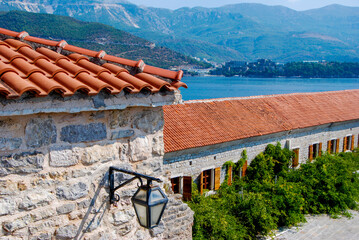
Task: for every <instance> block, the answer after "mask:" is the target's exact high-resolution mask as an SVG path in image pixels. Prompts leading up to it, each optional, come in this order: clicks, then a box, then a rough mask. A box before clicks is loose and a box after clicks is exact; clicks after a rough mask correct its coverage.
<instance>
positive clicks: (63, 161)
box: [50, 148, 79, 167]
mask: <svg viewBox="0 0 359 240" xmlns="http://www.w3.org/2000/svg"><path fill="white" fill-rule="evenodd" d="M78 162H79V160H78V158H77V157H76V156H74V154H73V152H72V150H71V149H61V148H55V149H51V150H50V166H51V167H69V166H73V165H76V164H77V163H78Z"/></svg>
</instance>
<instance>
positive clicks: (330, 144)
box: [327, 140, 332, 153]
mask: <svg viewBox="0 0 359 240" xmlns="http://www.w3.org/2000/svg"><path fill="white" fill-rule="evenodd" d="M331 148H332V141H331V140H329V141H328V148H327V151H328V153H331V152H330V149H331Z"/></svg>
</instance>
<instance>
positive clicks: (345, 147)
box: [343, 137, 347, 152]
mask: <svg viewBox="0 0 359 240" xmlns="http://www.w3.org/2000/svg"><path fill="white" fill-rule="evenodd" d="M345 150H347V137H344V142H343V152H345Z"/></svg>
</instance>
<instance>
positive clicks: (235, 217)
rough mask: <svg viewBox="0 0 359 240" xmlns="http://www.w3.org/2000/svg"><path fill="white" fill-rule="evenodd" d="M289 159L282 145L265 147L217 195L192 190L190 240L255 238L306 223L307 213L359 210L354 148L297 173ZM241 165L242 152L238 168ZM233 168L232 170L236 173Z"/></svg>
mask: <svg viewBox="0 0 359 240" xmlns="http://www.w3.org/2000/svg"><path fill="white" fill-rule="evenodd" d="M293 156H294V155H293V152H291V151H289V150H288V149H282V148H281V146H280V144H277V145H276V146H274V145H268V146H267V148H266V149H265V151H264V152H263V153H261V154H259V155H258V156H256V157H255V159H254V160H253V161H252V162H251V164H250V166H248V169H247V175H246V177H244V178H242V179H240V178H239V177H238V176H234V181H233V184H232V185H231V186H229V185H228V184H227V181H224V183H223V184H222V185H221V187H220V189H219V190H218V192H217V195H213V196H210V197H204V196H201V195H200V194H199V193H198V191H197V190H196V189H197V188H196V187H193V189H195V190H194V192H193V197H192V201H191V202H189V205H190V207H191V208H192V210H194V212H195V215H194V226H193V238H194V239H256V238H257V236H258V235H262V236H264V235H270V234H271V231H272V230H274V229H277V228H278V227H281V226H292V225H296V224H298V223H299V222H305V217H304V215H305V214H319V213H327V214H330V215H332V216H333V217H336V216H337V215H340V214H343V215H346V216H349V214H348V209H358V202H359V173H356V172H357V171H358V170H359V153H358V149H355V150H354V151H353V153H340V154H337V155H330V154H323V156H321V157H318V158H317V159H315V161H313V162H309V161H308V162H307V163H305V164H302V165H301V166H300V168H299V169H298V170H293V169H290V168H289V165H290V162H291V159H292V157H293ZM243 160H244V161H245V160H246V153H245V152H244V154H243V156H242V159H241V160H240V161H238V162H240V163H239V164H241V163H242V162H243V163H244V161H243ZM243 163H242V166H243ZM227 164H232V163H227ZM237 164H238V163H237ZM237 164H235V166H234V170H235V171H236V170H237V171H239V170H238V169H240V167H238V169H237V166H239V165H237ZM235 171H234V174H235V175H236V174H237V173H236V172H235Z"/></svg>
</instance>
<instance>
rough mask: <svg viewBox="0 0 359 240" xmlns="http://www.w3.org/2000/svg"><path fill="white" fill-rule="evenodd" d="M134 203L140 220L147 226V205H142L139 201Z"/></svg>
mask: <svg viewBox="0 0 359 240" xmlns="http://www.w3.org/2000/svg"><path fill="white" fill-rule="evenodd" d="M133 205H134V206H135V210H136V214H137V218H138V221H139V222H140V224H141V225H143V226H147V213H146V212H147V211H146V209H147V208H146V206H143V205H140V204H138V203H133Z"/></svg>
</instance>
